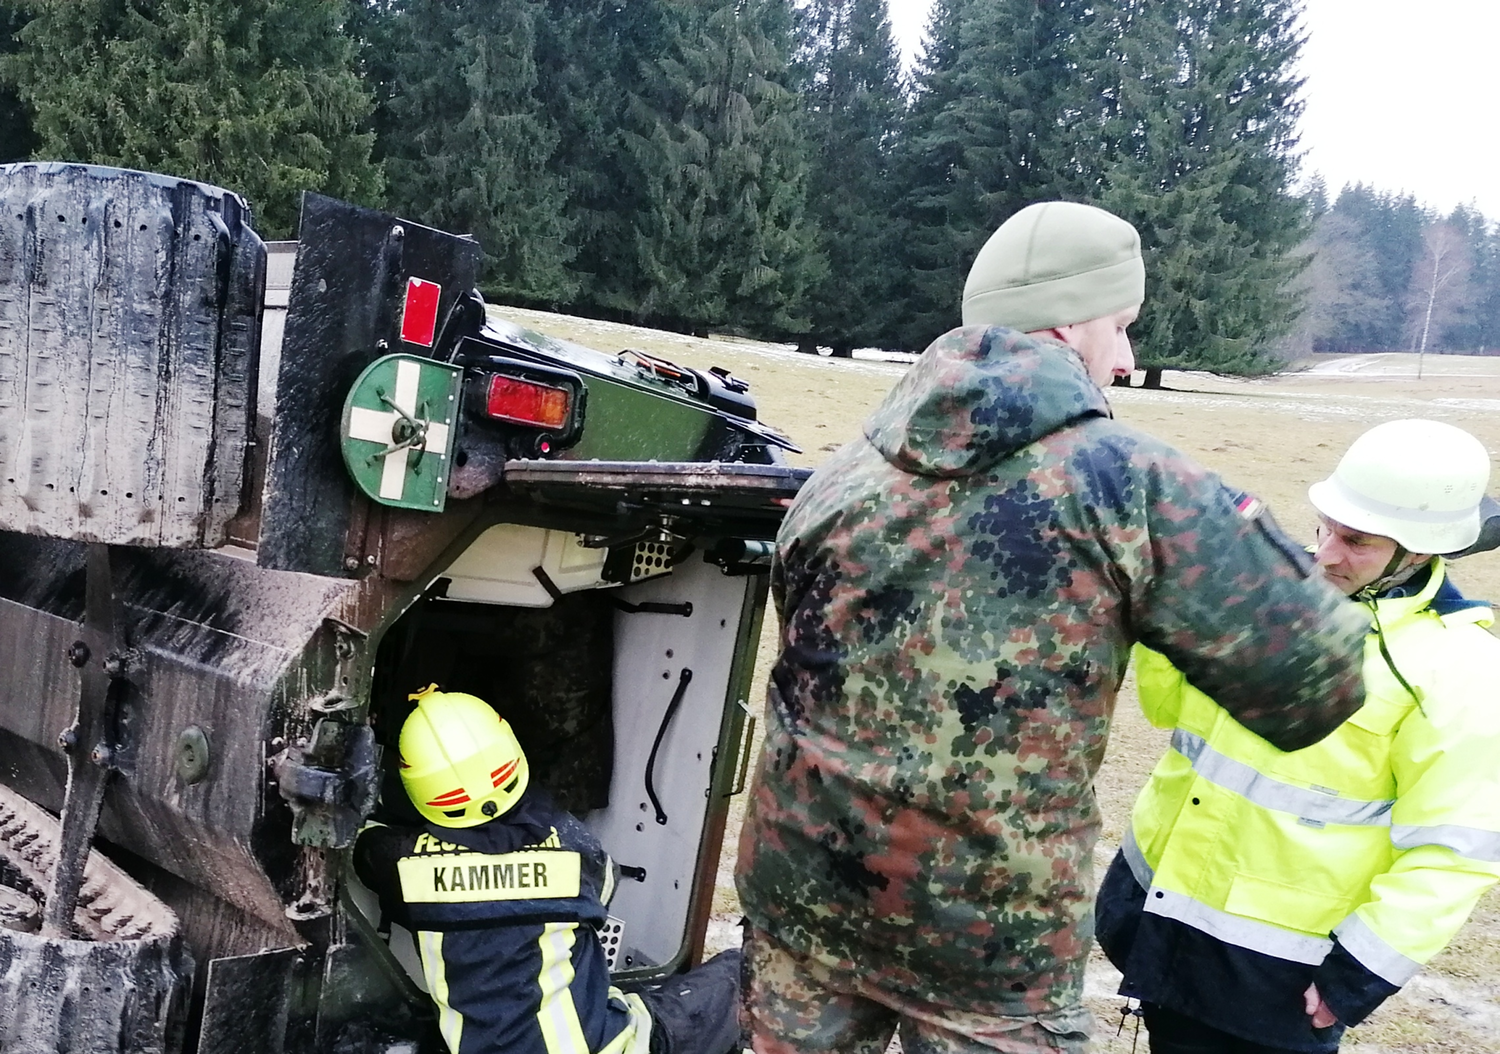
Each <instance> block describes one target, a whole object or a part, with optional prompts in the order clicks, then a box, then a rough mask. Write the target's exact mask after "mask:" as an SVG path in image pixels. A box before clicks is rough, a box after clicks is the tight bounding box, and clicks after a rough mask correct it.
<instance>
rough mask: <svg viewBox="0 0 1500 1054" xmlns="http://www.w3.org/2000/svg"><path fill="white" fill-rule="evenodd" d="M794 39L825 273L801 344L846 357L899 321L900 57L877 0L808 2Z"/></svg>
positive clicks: (813, 212)
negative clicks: (896, 140)
mask: <svg viewBox="0 0 1500 1054" xmlns="http://www.w3.org/2000/svg"><path fill="white" fill-rule="evenodd" d="M802 39H803V49H802V55H801V63H800V65H801V66H802V67H803V70H804V74H803V75H804V77H805V78H806V83H805V84H804V87H803V90H802V96H803V100H804V105H805V108H806V116H807V126H808V137H809V139H810V141H811V143H812V164H811V169H810V176H809V181H808V215H809V218H810V219H811V220H812V221H813V222H814V223H815V224H816V226H817V228H818V230H819V232H820V235H821V242H820V244H821V247H822V250H823V253H824V255H825V256H826V257H827V260H828V271H827V274H826V276H825V277H824V279H823V280H822V281H821V282H819V283H817V285H816V286H815V287H814V289H813V290H812V292H811V296H810V300H809V315H810V319H811V323H812V326H811V329H810V330H809V332H808V333H807V334H805V335H804V336H803V337H802V341H801V343H802V344H803V345H804V348H805V349H806V350H811V348H813V347H816V346H817V345H819V344H824V345H830V346H831V347H832V348H833V353H834V354H835V355H848V354H849V352H850V350H851V349H852V348H854V347H855V346H857V345H862V344H867V343H871V342H876V341H879V340H881V339H882V338H883V337H885V336H886V335H887V333H888V332H889V331H890V329H891V328H892V326H893V325H894V324H895V322H896V319H897V315H896V306H897V305H896V304H895V303H894V296H893V294H894V291H895V289H896V287H897V285H898V283H899V282H900V269H899V264H898V261H899V255H900V247H901V245H902V242H903V239H902V237H901V225H900V223H899V221H898V220H897V219H896V218H895V217H894V216H893V213H894V212H895V204H896V188H895V184H894V180H893V173H892V171H891V146H892V134H893V132H894V130H895V128H896V125H897V123H898V120H899V118H900V116H901V113H902V109H903V103H902V99H901V82H900V63H899V60H898V59H897V56H896V52H895V48H894V46H893V44H892V42H891V31H890V23H889V22H888V21H887V19H886V14H885V3H884V0H812V2H811V3H810V4H809V5H808V7H807V9H806V11H805V15H804V29H803V33H802Z"/></svg>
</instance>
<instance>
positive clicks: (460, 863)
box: [354, 792, 651, 1054]
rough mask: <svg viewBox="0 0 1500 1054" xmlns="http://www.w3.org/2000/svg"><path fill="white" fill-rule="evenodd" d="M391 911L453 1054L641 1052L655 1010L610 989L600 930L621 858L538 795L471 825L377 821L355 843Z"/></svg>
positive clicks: (362, 868)
mask: <svg viewBox="0 0 1500 1054" xmlns="http://www.w3.org/2000/svg"><path fill="white" fill-rule="evenodd" d="M354 861H355V870H356V872H357V874H358V875H359V878H360V880H361V881H362V882H364V883H365V884H366V885H367V886H369V887H370V888H371V889H372V890H374V891H375V893H376V894H377V895H378V896H379V897H380V903H381V909H382V911H384V912H385V913H386V915H387V917H388V918H391V919H393V920H394V921H396V922H399V923H400V924H401V925H403V926H406V927H407V928H408V929H410V930H411V931H412V932H413V933H414V934H415V935H416V940H417V947H418V950H419V951H420V953H421V957H422V970H423V972H424V974H425V976H426V979H427V988H428V992H429V993H430V994H431V996H432V999H433V1001H434V1002H435V1003H436V1004H437V1008H438V1026H439V1029H440V1031H441V1032H442V1034H443V1039H444V1041H445V1042H446V1043H447V1045H448V1049H449V1050H450V1051H452V1052H453V1054H645V1052H646V1051H647V1049H648V1045H649V1041H650V1035H651V1017H650V1014H649V1012H648V1011H647V1009H646V1007H645V1005H644V1004H643V1003H642V1002H641V1000H640V998H639V997H638V996H635V995H629V996H627V995H623V994H622V993H620V992H619V991H618V990H617V989H614V988H611V987H610V983H609V970H608V967H607V964H606V960H605V956H604V951H603V949H602V948H601V947H600V944H599V939H598V936H597V933H596V927H597V926H599V925H601V924H602V923H603V922H604V920H605V910H604V906H605V904H606V903H608V901H609V898H610V896H611V895H612V894H613V892H614V881H615V880H614V866H613V864H612V863H611V861H610V859H609V856H608V855H607V854H606V853H605V852H604V850H603V849H602V848H601V847H600V846H599V843H598V841H597V840H595V838H594V836H593V835H592V834H591V833H589V831H588V830H587V829H586V828H585V827H584V826H583V825H582V824H581V823H579V822H578V821H577V820H575V819H574V818H573V817H572V816H570V815H568V814H567V813H565V812H563V811H562V810H560V809H557V808H555V807H553V806H552V805H551V804H550V803H549V802H548V801H546V799H545V797H544V796H543V795H541V794H540V793H537V792H531V793H528V794H527V795H526V797H525V798H523V799H522V800H521V802H520V803H519V804H517V805H516V807H515V808H513V809H512V810H511V811H510V812H508V813H506V814H505V815H504V816H502V817H500V818H498V819H496V820H492V821H490V822H489V823H486V824H482V825H480V826H478V827H472V828H468V829H465V830H454V829H449V828H444V827H437V826H434V825H431V824H428V825H426V826H425V827H422V828H401V827H383V826H378V825H376V826H372V827H370V828H368V829H367V830H366V831H365V832H364V833H362V834H361V835H360V837H359V840H358V842H357V843H356V844H355V852H354Z"/></svg>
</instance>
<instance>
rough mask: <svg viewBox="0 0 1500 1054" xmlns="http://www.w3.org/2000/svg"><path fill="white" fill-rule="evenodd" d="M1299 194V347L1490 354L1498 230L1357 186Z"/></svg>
mask: <svg viewBox="0 0 1500 1054" xmlns="http://www.w3.org/2000/svg"><path fill="white" fill-rule="evenodd" d="M1307 197H1308V204H1309V206H1310V210H1311V212H1312V215H1313V217H1314V225H1313V233H1312V237H1311V238H1310V239H1309V241H1308V243H1307V246H1306V249H1307V255H1308V257H1309V258H1310V261H1311V262H1310V265H1309V267H1308V269H1307V271H1306V273H1305V275H1304V276H1303V279H1302V283H1301V284H1302V286H1303V288H1304V291H1305V300H1306V311H1305V313H1304V315H1303V318H1302V320H1301V323H1300V324H1299V327H1298V331H1297V332H1298V337H1299V339H1300V343H1301V345H1302V347H1303V348H1304V349H1305V350H1309V351H1331V352H1360V351H1428V352H1447V353H1457V354H1500V226H1496V225H1495V224H1492V223H1490V222H1489V221H1488V220H1486V219H1485V218H1484V216H1482V215H1480V214H1479V213H1478V212H1476V211H1475V210H1474V209H1472V208H1468V207H1465V206H1459V207H1458V208H1456V209H1454V210H1453V212H1452V213H1450V214H1448V215H1446V216H1445V215H1441V214H1439V213H1437V212H1434V211H1432V210H1430V209H1426V208H1423V207H1422V206H1421V205H1419V204H1418V203H1417V200H1416V199H1415V198H1414V197H1412V196H1411V195H1410V194H1388V193H1381V192H1379V191H1376V190H1374V189H1372V188H1370V187H1367V186H1365V185H1364V184H1355V185H1353V186H1348V187H1345V188H1344V189H1343V190H1342V191H1341V192H1340V193H1339V195H1338V197H1337V199H1335V200H1334V201H1333V202H1332V203H1331V204H1330V203H1329V201H1328V195H1327V191H1326V189H1325V188H1324V187H1323V185H1322V184H1321V182H1318V181H1316V180H1315V181H1314V182H1313V185H1312V186H1311V187H1310V188H1309V193H1308V196H1307Z"/></svg>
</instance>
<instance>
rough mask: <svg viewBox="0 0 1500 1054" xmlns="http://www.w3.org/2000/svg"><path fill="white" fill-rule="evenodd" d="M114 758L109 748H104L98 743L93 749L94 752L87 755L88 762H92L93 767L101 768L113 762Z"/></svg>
mask: <svg viewBox="0 0 1500 1054" xmlns="http://www.w3.org/2000/svg"><path fill="white" fill-rule="evenodd" d="M114 757H115V752H114V751H113V750H110V749H109V747H107V746H105V745H104V744H103V743H100V744H99V745H98V746H97V747H95V748H94V752H93V753H92V754H90V755H89V760H90V761H92V762H93V763H94V764H95V765H98V766H100V767H101V768H103V767H105V766H107V765H109V764H110V762H112V761H113V760H114Z"/></svg>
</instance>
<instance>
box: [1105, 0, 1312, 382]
mask: <svg viewBox="0 0 1500 1054" xmlns="http://www.w3.org/2000/svg"><path fill="white" fill-rule="evenodd" d="M1096 12H1097V15H1096V18H1095V20H1094V21H1093V22H1092V24H1091V25H1090V27H1089V30H1088V33H1087V34H1086V36H1085V39H1084V51H1085V52H1086V58H1085V59H1084V67H1083V79H1084V81H1085V83H1088V84H1089V85H1090V86H1091V87H1092V88H1093V93H1094V95H1095V97H1096V98H1097V99H1098V100H1100V102H1101V104H1102V106H1103V110H1102V114H1101V117H1102V124H1101V130H1102V143H1101V147H1102V149H1101V151H1100V155H1099V156H1100V157H1102V158H1103V160H1104V164H1103V165H1100V166H1097V168H1096V166H1094V165H1092V164H1090V163H1089V162H1088V161H1087V160H1085V159H1081V164H1082V165H1083V166H1084V167H1085V169H1086V170H1087V169H1089V168H1094V169H1095V170H1096V171H1097V176H1093V175H1092V174H1090V182H1092V181H1093V179H1095V178H1097V181H1098V186H1099V192H1098V197H1097V200H1098V202H1099V204H1101V205H1102V206H1104V207H1105V208H1108V209H1110V210H1111V211H1114V212H1116V213H1118V214H1119V215H1121V216H1123V217H1125V218H1126V219H1128V220H1130V221H1131V222H1132V223H1134V224H1135V225H1136V227H1137V228H1138V229H1139V230H1140V232H1141V240H1142V246H1143V251H1144V255H1145V258H1146V273H1147V294H1146V303H1145V307H1144V309H1143V312H1142V317H1141V319H1140V321H1139V322H1138V323H1137V325H1136V327H1135V331H1134V332H1135V335H1136V349H1137V350H1136V357H1137V361H1138V362H1139V363H1140V364H1141V365H1142V366H1144V367H1145V368H1146V370H1147V384H1148V385H1154V384H1159V383H1160V371H1161V369H1162V368H1163V367H1176V368H1185V369H1206V370H1213V371H1215V372H1220V373H1240V374H1254V373H1264V372H1269V371H1272V370H1274V369H1276V368H1278V367H1279V366H1280V365H1281V361H1282V360H1281V356H1280V354H1279V353H1278V351H1277V347H1276V343H1277V341H1278V340H1280V338H1282V337H1284V336H1285V335H1286V334H1288V333H1289V332H1290V331H1291V329H1292V327H1293V325H1294V323H1295V321H1296V317H1297V314H1298V310H1299V305H1298V304H1297V303H1296V299H1295V297H1294V296H1292V295H1289V294H1290V293H1291V290H1292V288H1293V287H1292V285H1291V283H1292V281H1293V279H1294V278H1295V277H1296V274H1297V272H1298V270H1299V268H1300V267H1301V266H1302V264H1303V261H1301V260H1300V259H1299V257H1298V256H1297V255H1296V254H1295V252H1294V250H1295V249H1296V247H1297V246H1298V244H1299V243H1301V242H1302V241H1303V240H1304V238H1305V237H1306V235H1307V233H1308V218H1307V209H1306V204H1305V203H1304V202H1303V201H1302V200H1301V199H1299V198H1298V197H1297V196H1296V195H1294V194H1293V193H1292V191H1291V183H1292V180H1293V178H1294V177H1295V174H1296V157H1295V147H1296V120H1297V117H1298V115H1299V113H1300V112H1301V104H1300V102H1299V101H1298V92H1299V90H1300V88H1301V81H1300V79H1298V77H1297V76H1296V74H1295V73H1294V71H1293V66H1294V64H1295V62H1296V59H1297V54H1298V51H1299V49H1300V47H1301V43H1302V37H1301V34H1300V30H1299V28H1298V17H1299V14H1300V4H1299V2H1298V0H1171V2H1167V0H1115V2H1105V3H1100V4H1098V5H1097V6H1096Z"/></svg>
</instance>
